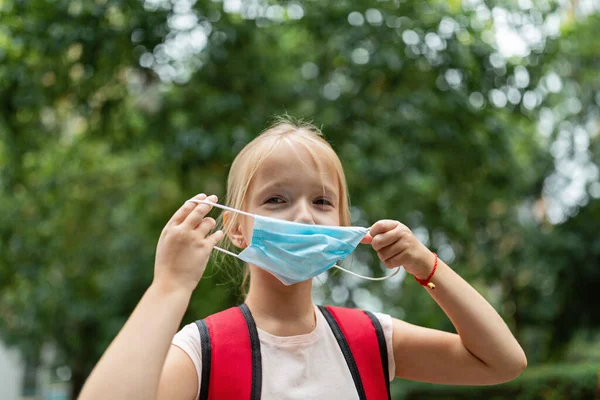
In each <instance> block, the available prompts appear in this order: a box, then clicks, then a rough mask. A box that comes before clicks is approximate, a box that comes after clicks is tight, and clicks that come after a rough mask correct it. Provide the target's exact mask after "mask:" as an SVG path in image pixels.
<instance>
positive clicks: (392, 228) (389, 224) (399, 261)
mask: <svg viewBox="0 0 600 400" xmlns="http://www.w3.org/2000/svg"><path fill="white" fill-rule="evenodd" d="M361 243H366V244H368V243H370V244H371V246H373V249H374V250H375V251H376V252H377V255H378V256H379V259H380V260H381V261H383V263H384V264H385V266H386V267H387V268H395V267H399V266H402V267H404V269H405V270H406V272H408V273H409V274H412V275H414V276H416V277H417V278H419V279H427V277H428V276H429V274H430V273H431V271H432V270H433V264H434V262H435V256H434V255H433V253H432V252H431V251H430V250H429V249H428V248H427V247H426V246H425V245H424V244H423V243H421V242H420V241H419V239H417V238H416V236H415V235H414V234H413V233H412V231H411V230H410V229H409V228H408V227H407V226H406V225H404V224H402V223H400V222H398V221H393V220H389V219H382V220H380V221H377V222H376V223H374V224H373V226H371V228H370V229H369V233H367V235H366V236H365V238H364V239H363V240H362V242H361Z"/></svg>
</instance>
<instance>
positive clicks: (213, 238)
mask: <svg viewBox="0 0 600 400" xmlns="http://www.w3.org/2000/svg"><path fill="white" fill-rule="evenodd" d="M223 235H224V233H223V231H221V230H218V231H216V232H215V233H213V234H212V235H210V236H209V239H210V240H211V242H212V245H213V246H216V245H217V243H219V241H220V240H221V239H223Z"/></svg>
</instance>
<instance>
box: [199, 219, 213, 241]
mask: <svg viewBox="0 0 600 400" xmlns="http://www.w3.org/2000/svg"><path fill="white" fill-rule="evenodd" d="M215 225H217V221H215V220H214V218H211V217H206V218H204V219H203V220H202V222H200V224H199V225H198V226H197V227H196V229H194V232H195V233H196V234H197V235H198V236H200V237H202V239H204V238H205V237H206V235H208V233H209V232H210V231H211V229H213V228H214V227H215Z"/></svg>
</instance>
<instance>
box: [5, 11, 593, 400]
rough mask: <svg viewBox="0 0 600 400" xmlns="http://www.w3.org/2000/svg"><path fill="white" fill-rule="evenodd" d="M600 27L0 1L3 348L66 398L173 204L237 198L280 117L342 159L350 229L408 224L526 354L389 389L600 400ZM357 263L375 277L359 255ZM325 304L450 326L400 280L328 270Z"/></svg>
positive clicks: (374, 268) (540, 15) (429, 394)
mask: <svg viewBox="0 0 600 400" xmlns="http://www.w3.org/2000/svg"><path fill="white" fill-rule="evenodd" d="M599 26H600V5H599V4H598V3H597V2H595V1H594V0H588V1H577V2H576V1H573V2H568V1H559V2H554V1H551V0H519V1H518V2H517V3H514V2H503V1H482V0H464V1H460V0H451V1H448V2H441V1H433V2H420V1H411V0H379V1H365V0H357V1H347V0H339V1H332V2H324V1H315V0H312V1H299V0H298V1H291V2H273V1H264V0H212V1H208V0H170V1H169V0H95V1H83V0H27V1H25V0H3V1H0V138H1V139H0V187H1V192H0V209H1V210H2V211H1V212H2V224H1V225H0V236H1V240H0V337H1V338H2V339H3V341H4V342H6V343H8V344H10V345H14V346H16V347H17V348H19V349H20V351H21V352H22V354H23V355H24V357H25V359H26V361H27V368H28V370H33V371H35V369H36V368H37V367H38V366H42V365H47V366H50V367H51V368H52V369H56V370H57V371H60V373H58V376H59V378H61V379H63V380H67V381H69V382H70V385H71V387H72V394H73V396H75V395H76V394H77V393H78V391H79V389H80V387H81V385H82V384H83V381H84V380H85V378H86V376H87V374H88V373H89V372H90V370H91V368H92V367H93V365H94V364H95V363H96V361H97V360H98V358H99V357H100V355H101V354H102V352H103V351H104V349H105V348H106V346H107V345H108V343H109V342H110V340H111V339H112V338H113V337H114V336H115V334H116V333H117V332H118V330H119V329H120V327H121V326H122V325H123V323H124V321H125V320H126V319H127V317H128V315H129V314H130V312H131V311H132V310H133V308H134V306H135V304H136V303H137V301H138V300H139V298H140V297H141V295H142V293H143V292H144V290H145V289H146V288H147V286H148V285H149V283H150V281H151V279H152V270H153V258H154V251H155V246H156V242H157V240H158V236H159V234H160V231H161V229H162V227H163V226H164V224H165V223H166V221H167V220H168V218H169V217H170V216H171V215H172V213H173V212H174V210H176V209H177V208H178V207H179V205H180V204H181V203H183V202H184V201H185V200H186V199H187V198H189V197H191V196H193V195H194V194H196V193H199V192H206V193H216V194H217V195H219V196H220V197H221V198H224V195H225V193H224V188H225V179H226V174H227V171H228V166H229V164H230V163H231V161H232V160H233V158H234V157H235V155H236V154H237V152H238V151H239V150H240V149H241V148H242V147H243V146H244V145H245V144H246V143H248V142H249V141H250V140H251V139H252V138H253V137H254V136H255V135H257V134H258V133H259V132H260V131H262V130H263V129H264V128H266V127H267V126H268V123H269V121H270V119H271V118H272V117H273V116H274V115H277V114H284V113H289V114H290V115H292V116H295V117H304V118H306V119H309V120H312V121H314V123H315V124H317V125H318V126H320V127H322V129H323V131H324V133H325V136H326V137H327V139H328V140H329V141H330V142H331V143H332V145H333V146H334V148H335V149H336V150H337V152H338V154H339V156H340V158H341V160H342V162H343V164H344V166H345V170H346V174H347V177H348V183H349V186H350V193H351V198H352V204H353V207H352V216H353V223H354V224H356V225H363V226H368V225H369V224H371V223H373V222H375V221H376V220H378V219H380V218H395V219H399V220H401V221H403V222H404V223H405V224H407V225H408V226H409V227H410V228H411V229H413V231H414V232H415V233H416V234H417V236H418V237H419V238H420V239H421V240H422V241H423V242H424V243H425V244H426V245H428V246H429V247H430V248H431V249H432V250H434V251H437V252H438V254H439V255H440V257H441V258H442V259H444V260H445V261H446V262H448V263H449V264H450V265H452V266H453V268H455V269H456V270H457V271H458V272H459V273H460V274H461V275H462V276H464V277H465V278H466V279H467V280H468V281H469V282H471V283H472V284H473V285H474V286H475V287H476V288H477V289H478V290H479V291H480V292H481V293H483V294H484V295H485V297H486V298H487V299H488V300H489V301H490V302H491V303H492V304H493V305H494V307H495V308H496V309H497V310H498V311H499V312H500V313H501V315H502V316H503V317H504V318H505V320H506V321H507V323H508V324H509V326H510V327H511V329H512V330H513V332H514V333H515V334H516V335H517V337H518V339H519V341H520V342H521V343H522V345H523V346H524V348H525V350H526V353H527V355H528V359H529V365H530V367H529V368H528V370H527V371H526V372H525V373H524V375H523V376H522V377H521V378H519V379H518V380H516V381H514V382H512V383H509V384H506V385H500V386H497V387H493V388H488V389H480V388H451V387H440V386H435V385H423V384H418V383H412V382H405V381H400V380H397V381H395V383H394V385H393V390H394V396H395V398H398V399H402V398H407V399H408V398H419V399H442V398H443V399H449V398H465V399H466V398H469V399H471V398H473V399H475V398H477V399H480V398H508V397H513V398H518V399H530V398H536V399H537V398H540V399H541V398H555V399H563V398H574V399H580V398H593V393H594V391H595V388H596V384H597V382H598V366H599V363H600V307H599V306H598V304H600V296H598V289H597V287H598V285H600V235H598V226H600V180H599V170H598V164H599V162H600V139H599V132H600V74H599V72H598V71H599V70H600V40H598V37H597V36H598V27H599ZM350 267H351V268H353V269H354V270H356V271H358V272H362V273H371V274H374V275H381V274H383V273H385V272H384V271H383V270H382V268H381V266H380V265H379V263H378V262H377V258H376V257H373V253H372V252H370V251H369V250H368V249H367V248H360V249H359V251H358V252H357V255H356V256H355V257H354V258H353V260H351V261H350ZM230 271H231V270H230ZM230 275H232V274H231V272H230V273H229V274H228V273H225V271H224V270H223V269H222V268H221V269H219V268H218V267H216V266H215V265H211V266H209V269H208V270H207V273H206V274H205V278H204V279H203V281H202V282H201V284H200V286H199V289H198V290H197V291H196V293H195V295H194V296H193V298H192V303H191V305H190V308H189V310H188V313H187V314H186V317H185V319H184V323H188V322H191V321H193V320H195V319H198V318H202V317H204V316H206V315H208V314H210V313H213V312H216V311H219V310H221V309H224V308H226V307H228V306H230V305H231V304H234V303H238V302H239V301H240V291H239V279H233V280H232V279H230ZM233 275H234V277H235V276H236V272H235V270H234V272H233ZM237 275H239V274H237ZM314 296H315V301H318V302H326V303H334V304H341V305H347V306H359V307H364V308H367V309H370V310H373V311H383V312H387V313H390V314H392V315H393V316H396V317H398V318H403V319H405V320H407V321H410V322H413V323H416V324H420V325H424V326H428V327H434V328H440V329H446V330H452V329H453V328H452V325H451V324H450V322H449V321H448V320H447V318H446V317H445V315H444V314H443V313H442V312H441V310H440V309H439V308H438V307H437V306H436V305H435V303H434V302H433V301H432V300H431V299H430V298H429V297H428V296H426V295H425V294H424V293H423V292H422V290H421V289H420V288H419V287H418V285H415V283H414V282H412V280H410V279H409V280H406V282H404V279H403V276H402V275H401V274H399V275H398V276H397V279H396V278H394V279H392V280H390V281H386V282H385V283H364V282H362V281H360V280H357V279H354V278H353V277H352V276H347V275H340V274H337V273H334V274H332V275H325V276H321V277H320V279H319V280H318V281H317V282H315V290H314ZM48 348H50V349H52V351H51V354H52V356H51V357H50V358H48V357H45V356H44V354H46V353H47V351H45V350H44V349H48ZM26 385H29V386H33V389H32V391H33V392H35V380H34V382H33V383H32V382H28V381H26ZM26 389H27V388H26ZM30 389H31V388H30Z"/></svg>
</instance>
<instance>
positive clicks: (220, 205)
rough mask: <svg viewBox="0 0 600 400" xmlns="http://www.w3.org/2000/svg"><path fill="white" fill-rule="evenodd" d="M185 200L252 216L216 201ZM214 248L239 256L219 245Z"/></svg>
mask: <svg viewBox="0 0 600 400" xmlns="http://www.w3.org/2000/svg"><path fill="white" fill-rule="evenodd" d="M187 201H189V202H192V203H197V204H208V205H209V206H213V207H217V208H221V209H223V210H227V211H233V212H236V213H238V214H243V215H247V216H249V217H252V218H254V215H253V214H250V213H248V212H246V211H241V210H236V209H235V208H231V207H227V206H224V205H222V204H218V203H213V202H212V201H206V200H196V199H189V200H187ZM214 249H215V250H218V251H220V252H221V253H225V254H229V255H230V256H234V257H236V258H240V257H239V255H238V254H235V253H232V252H231V251H229V250H225V249H223V248H221V247H219V246H214Z"/></svg>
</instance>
